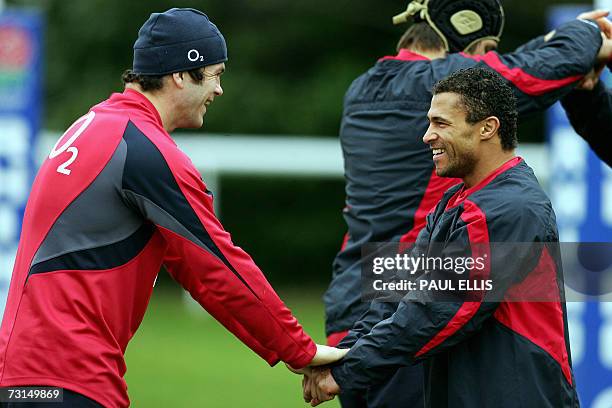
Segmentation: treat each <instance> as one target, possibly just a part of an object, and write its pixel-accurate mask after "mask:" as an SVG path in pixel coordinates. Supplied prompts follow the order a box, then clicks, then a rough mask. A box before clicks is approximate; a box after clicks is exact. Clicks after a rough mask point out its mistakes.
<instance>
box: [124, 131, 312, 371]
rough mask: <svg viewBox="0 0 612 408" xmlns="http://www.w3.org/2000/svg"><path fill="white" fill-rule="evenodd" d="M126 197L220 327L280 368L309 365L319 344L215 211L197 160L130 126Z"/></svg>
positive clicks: (180, 277) (172, 267) (169, 262)
mask: <svg viewBox="0 0 612 408" xmlns="http://www.w3.org/2000/svg"><path fill="white" fill-rule="evenodd" d="M124 140H125V141H126V143H127V158H126V163H125V167H124V175H123V192H124V194H125V197H126V199H127V200H128V201H129V202H130V203H131V204H132V206H133V207H134V208H135V209H136V211H138V212H140V213H141V214H142V215H143V216H144V217H145V218H146V219H148V220H150V221H151V222H152V223H153V224H155V225H156V226H157V228H158V230H159V231H160V232H161V234H162V236H163V237H164V238H165V240H166V243H167V252H166V255H165V258H164V264H165V265H166V267H167V269H168V271H169V272H170V274H171V275H172V276H173V277H174V278H175V279H176V280H177V281H178V282H179V283H180V284H181V285H182V286H183V287H184V288H185V289H186V290H187V291H189V293H190V294H191V296H192V297H193V298H194V299H195V300H196V301H198V302H199V303H200V304H201V305H202V306H203V307H204V308H205V309H206V310H208V311H209V312H210V313H211V314H212V315H213V316H214V317H215V318H216V319H217V320H219V322H221V323H222V324H223V325H224V326H225V327H226V328H227V329H228V330H230V331H231V332H232V333H233V334H234V335H236V336H237V337H238V338H239V339H240V340H241V341H242V342H244V343H245V344H246V345H247V346H248V347H250V348H251V349H252V350H253V351H255V352H256V353H257V354H259V355H260V356H261V357H262V358H264V359H265V360H266V361H267V362H268V363H269V364H271V365H273V364H275V363H277V362H278V360H282V361H285V362H287V363H289V364H290V365H292V366H294V367H296V368H297V367H303V366H305V365H307V364H308V363H309V362H310V361H311V360H312V358H313V356H314V354H315V352H316V346H315V344H314V343H313V341H312V339H311V338H310V337H309V336H307V335H306V334H305V333H304V331H303V330H302V327H301V326H300V325H299V323H298V322H297V320H296V319H295V317H294V316H293V315H292V314H291V312H290V310H289V309H288V308H287V307H286V306H285V305H284V304H283V302H282V301H281V300H280V299H279V297H278V295H277V294H276V292H275V291H274V289H273V288H272V287H271V285H270V284H269V283H268V281H267V280H266V278H265V276H264V275H263V273H262V272H261V271H260V270H259V268H258V267H257V265H255V263H254V262H253V260H252V259H251V257H250V256H249V255H248V254H247V253H246V252H245V251H243V250H242V249H241V248H239V247H237V246H236V245H234V243H233V242H232V240H231V237H230V234H229V233H227V232H226V231H225V230H224V229H223V227H222V225H221V223H220V222H219V220H218V219H217V218H216V217H215V214H214V212H213V197H212V194H211V193H210V192H208V191H207V190H206V187H205V185H204V183H203V182H202V180H201V178H200V175H199V174H198V172H197V171H196V169H195V168H194V167H193V165H192V163H191V161H190V160H189V159H188V158H187V157H186V156H185V155H184V154H183V153H182V152H181V151H180V150H179V149H178V148H176V146H175V145H174V144H173V143H171V142H170V140H169V138H168V143H164V142H158V143H157V144H154V143H153V142H152V141H151V140H150V139H149V138H147V137H146V136H145V135H144V134H143V133H142V132H140V131H139V130H138V129H137V128H136V127H135V126H134V125H133V124H131V123H130V124H129V125H128V128H127V129H126V132H125V135H124Z"/></svg>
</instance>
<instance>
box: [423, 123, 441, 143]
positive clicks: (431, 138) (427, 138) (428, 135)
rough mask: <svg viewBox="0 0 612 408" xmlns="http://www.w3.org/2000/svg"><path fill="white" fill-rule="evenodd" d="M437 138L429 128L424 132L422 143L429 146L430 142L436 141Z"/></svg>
mask: <svg viewBox="0 0 612 408" xmlns="http://www.w3.org/2000/svg"><path fill="white" fill-rule="evenodd" d="M437 137H438V135H436V134H435V133H434V132H432V131H431V126H430V127H428V128H427V132H425V135H424V136H423V143H426V144H431V142H433V141H434V140H436V138H437Z"/></svg>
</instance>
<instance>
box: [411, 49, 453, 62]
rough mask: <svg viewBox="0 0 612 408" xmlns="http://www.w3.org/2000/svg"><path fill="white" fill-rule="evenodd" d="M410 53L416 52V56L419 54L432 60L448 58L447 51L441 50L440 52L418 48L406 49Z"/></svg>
mask: <svg viewBox="0 0 612 408" xmlns="http://www.w3.org/2000/svg"><path fill="white" fill-rule="evenodd" d="M406 49H407V50H408V51H410V52H414V53H415V54H419V55H422V56H424V57H426V58H428V59H430V60H433V59H438V58H444V57H446V51H444V50H443V49H439V50H422V49H420V48H416V47H410V48H406Z"/></svg>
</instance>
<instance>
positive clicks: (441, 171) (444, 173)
mask: <svg viewBox="0 0 612 408" xmlns="http://www.w3.org/2000/svg"><path fill="white" fill-rule="evenodd" d="M436 176H438V177H449V178H454V177H457V176H456V175H455V174H454V173H453V171H452V169H449V168H447V167H440V168H438V167H436Z"/></svg>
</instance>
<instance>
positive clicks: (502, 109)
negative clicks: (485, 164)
mask: <svg viewBox="0 0 612 408" xmlns="http://www.w3.org/2000/svg"><path fill="white" fill-rule="evenodd" d="M445 92H451V93H455V94H458V95H460V97H461V101H462V103H463V106H464V108H465V112H466V118H465V120H466V122H467V123H469V124H474V123H476V122H479V121H481V120H483V119H485V118H487V117H489V116H495V117H497V118H498V119H499V123H500V126H499V137H500V139H501V146H502V149H504V150H512V149H514V148H515V147H516V146H517V144H518V140H517V136H516V121H517V117H518V111H517V110H516V97H515V96H514V92H512V88H510V86H509V85H508V84H507V83H506V82H505V81H504V79H503V78H502V77H501V76H500V75H499V74H498V73H496V72H493V71H491V70H488V69H485V68H468V69H462V70H459V71H456V72H454V73H453V74H451V75H449V76H448V77H446V78H444V79H442V80H441V81H438V82H437V83H436V84H435V85H434V87H433V89H432V93H433V94H434V95H437V94H440V93H445Z"/></svg>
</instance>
